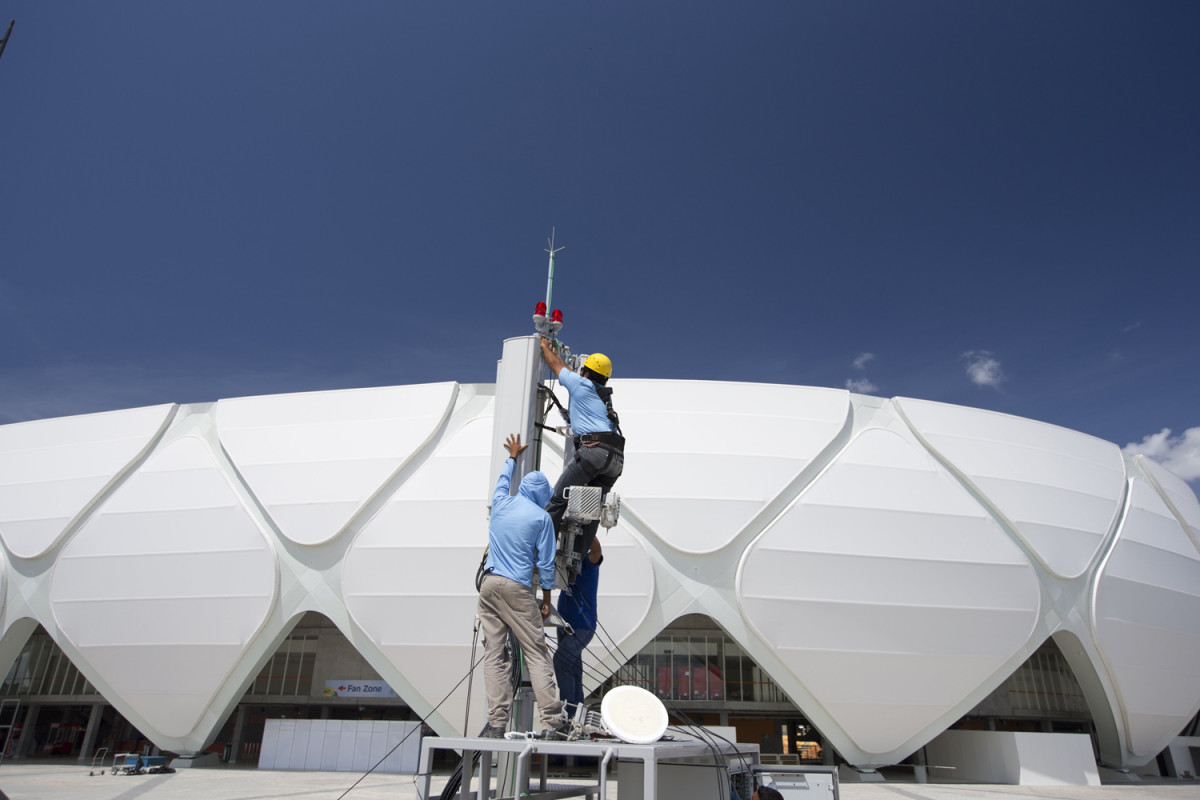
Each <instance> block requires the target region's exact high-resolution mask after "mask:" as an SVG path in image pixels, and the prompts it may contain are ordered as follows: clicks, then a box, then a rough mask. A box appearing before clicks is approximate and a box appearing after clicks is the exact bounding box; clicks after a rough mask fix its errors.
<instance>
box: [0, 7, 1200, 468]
mask: <svg viewBox="0 0 1200 800" xmlns="http://www.w3.org/2000/svg"><path fill="white" fill-rule="evenodd" d="M9 19H15V20H16V25H15V27H14V29H13V34H12V38H11V41H10V42H9V46H8V48H7V50H6V51H5V53H4V55H3V57H2V58H0V158H2V159H3V166H2V168H0V169H2V171H0V264H2V267H0V336H2V337H3V342H4V345H5V346H4V347H3V349H2V350H0V371H2V374H3V380H2V381H0V422H13V421H20V420H27V419H35V418H41V417H53V416H61V415H67V414H77V413H87V412H93V411H101V410H108V409H113V408H127V407H133V406H140V405H148V404H156V403H165V402H180V403H192V402H205V401H211V400H216V399H218V398H222V397H235V396H242V395H253V394H270V393H279V392H295V391H311V390H321V389H331V388H351V387H358V386H379V385H393V384H406V383H417V382H425V381H443V380H457V381H462V382H490V381H492V380H494V375H495V361H496V358H497V357H498V356H499V353H500V342H501V340H502V339H503V338H505V337H507V336H514V335H520V334H524V333H527V332H530V329H531V328H530V324H529V314H530V313H531V311H532V308H533V305H534V304H535V303H536V302H537V300H539V299H540V298H541V297H542V295H543V294H544V291H545V280H546V254H545V252H544V249H545V247H546V238H547V237H548V236H549V234H550V231H551V228H552V227H554V228H556V229H557V242H558V244H559V245H565V247H566V249H565V250H564V251H563V252H562V253H561V254H560V255H559V257H558V262H557V264H558V271H557V280H556V290H555V296H554V300H555V303H554V304H555V305H558V306H560V307H561V308H562V309H563V311H564V314H565V316H566V326H565V328H564V330H563V338H564V340H565V341H567V342H568V344H570V345H571V346H572V347H573V348H574V349H575V350H577V351H593V350H602V351H604V352H605V353H607V354H608V355H609V356H611V357H612V359H613V361H614V365H615V374H616V376H617V377H643V378H700V379H714V380H737V381H764V382H777V383H792V384H802V385H814V386H834V387H850V388H854V389H856V390H858V391H863V392H866V393H869V394H877V395H881V396H888V397H890V396H911V397H919V398H925V399H931V400H938V401H944V402H950V403H959V404H963V405H969V406H975V407H979V408H987V409H994V410H997V411H1003V412H1006V413H1011V414H1016V415H1019V416H1024V417H1030V418H1033V419H1038V420H1043V421H1046V422H1051V423H1054V424H1058V425H1063V426H1066V427H1069V428H1073V429H1076V430H1081V431H1084V432H1086V433H1090V434H1093V435H1096V436H1099V437H1101V438H1104V439H1107V440H1109V441H1113V442H1116V443H1118V444H1121V445H1125V444H1126V443H1130V442H1143V440H1144V439H1146V437H1154V436H1157V438H1152V439H1146V441H1145V443H1144V445H1143V446H1144V447H1145V448H1146V451H1147V452H1150V453H1152V454H1153V455H1155V456H1156V457H1158V458H1160V459H1161V460H1163V461H1164V462H1166V463H1168V465H1169V466H1172V468H1173V469H1175V470H1176V471H1177V472H1179V473H1180V474H1182V475H1184V477H1186V478H1189V479H1192V480H1193V481H1195V480H1196V479H1197V478H1200V403H1198V402H1197V398H1198V397H1200V337H1198V336H1197V332H1198V325H1197V315H1196V308H1197V296H1198V293H1197V289H1198V284H1200V278H1198V277H1197V261H1198V254H1200V224H1198V222H1197V221H1198V220H1200V147H1198V146H1197V142H1200V102H1198V101H1200V97H1198V89H1197V87H1198V86H1200V47H1197V46H1196V41H1197V34H1198V33H1200V4H1198V3H1195V2H1191V1H1190V0H1182V1H1180V2H1141V1H1137V2H1134V1H1132V0H1131V1H1130V2H1104V1H1103V0H1087V1H1086V2H1074V1H1063V2H1051V3H1047V2H1042V1H1041V0H1037V1H1036V2H1022V1H1021V0H1006V1H1005V2H970V3H964V2H958V1H957V0H946V1H945V2H890V1H889V2H754V3H737V4H735V3H712V2H691V3H654V2H650V3H647V2H604V3H584V2H526V3H496V2H469V1H467V0H464V1H463V2H441V3H435V2H419V3H418V2H407V1H404V2H393V1H391V0H389V1H388V2H383V1H382V0H380V1H379V2H357V1H355V2H344V3H316V2H305V1H304V0H288V2H283V1H282V0H279V1H272V0H256V2H206V3H188V2H170V3H164V2H160V1H158V0H127V1H126V2H121V3H115V4H109V3H95V2H83V1H82V0H74V1H70V0H67V1H65V2H54V3H47V2H44V0H0V22H2V23H3V24H4V25H7V22H8V20H9ZM1164 429H1169V430H1170V433H1169V434H1163V433H1162V431H1163V430H1164ZM1189 457H1190V459H1191V461H1190V462H1189V461H1188V458H1189ZM1193 485H1194V486H1195V485H1197V484H1196V483H1195V482H1194V483H1193Z"/></svg>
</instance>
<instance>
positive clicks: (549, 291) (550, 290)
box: [546, 228, 566, 314]
mask: <svg viewBox="0 0 1200 800" xmlns="http://www.w3.org/2000/svg"><path fill="white" fill-rule="evenodd" d="M549 244H550V247H549V248H548V249H547V250H546V252H547V253H549V254H550V272H549V274H548V275H547V276H546V313H547V314H549V313H550V310H551V308H552V306H551V305H550V300H551V298H552V297H553V296H554V254H555V253H557V252H559V251H560V250H565V249H566V248H565V247H559V248H558V249H555V247H554V228H551V229H550V241H549Z"/></svg>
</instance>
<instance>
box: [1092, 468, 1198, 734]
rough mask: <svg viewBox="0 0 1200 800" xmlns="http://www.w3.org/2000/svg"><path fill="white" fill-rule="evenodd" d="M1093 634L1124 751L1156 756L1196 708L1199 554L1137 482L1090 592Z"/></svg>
mask: <svg viewBox="0 0 1200 800" xmlns="http://www.w3.org/2000/svg"><path fill="white" fill-rule="evenodd" d="M1094 624H1095V636H1096V643H1097V645H1098V647H1099V648H1100V651H1101V652H1102V653H1103V654H1104V659H1105V661H1106V662H1107V664H1108V668H1109V672H1110V675H1111V677H1112V679H1113V683H1114V684H1115V685H1116V687H1117V692H1118V693H1119V694H1120V697H1121V704H1122V706H1123V712H1124V713H1123V716H1124V719H1125V727H1126V747H1127V748H1128V749H1129V751H1130V752H1131V753H1133V754H1134V755H1137V756H1148V755H1153V754H1155V753H1157V752H1159V750H1161V749H1162V748H1163V747H1165V746H1166V744H1167V742H1168V741H1169V740H1170V739H1171V738H1172V737H1174V736H1175V735H1176V734H1178V733H1179V731H1180V730H1182V729H1183V726H1184V724H1185V723H1186V722H1187V721H1188V719H1189V718H1190V717H1191V716H1192V715H1193V714H1194V713H1195V712H1196V707H1197V705H1200V682H1198V681H1197V679H1196V665H1197V664H1200V553H1198V552H1197V550H1196V546H1195V545H1194V544H1193V543H1192V540H1191V538H1190V537H1189V536H1188V535H1187V534H1186V533H1185V532H1184V530H1183V528H1181V527H1180V525H1179V522H1178V520H1176V519H1175V516H1174V515H1173V514H1171V512H1170V509H1168V508H1167V506H1166V504H1165V503H1164V502H1163V501H1162V498H1161V497H1159V495H1158V493H1157V492H1156V491H1154V489H1153V488H1152V487H1151V486H1150V485H1149V484H1148V483H1147V482H1146V481H1143V480H1141V479H1134V480H1133V481H1132V487H1131V490H1130V499H1129V510H1128V511H1127V513H1126V515H1125V520H1124V522H1123V523H1122V525H1121V530H1120V533H1119V534H1118V539H1117V543H1116V546H1115V547H1114V548H1113V551H1112V553H1111V555H1110V556H1109V558H1108V560H1107V561H1106V562H1105V564H1104V567H1103V570H1102V572H1101V574H1100V578H1099V580H1098V581H1097V584H1096V591H1095V623H1094Z"/></svg>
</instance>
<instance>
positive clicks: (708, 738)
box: [579, 597, 750, 800]
mask: <svg viewBox="0 0 1200 800" xmlns="http://www.w3.org/2000/svg"><path fill="white" fill-rule="evenodd" d="M579 599H581V600H582V601H583V602H584V603H585V604H587V605H588V609H589V610H590V611H591V612H592V616H593V617H594V618H595V620H596V631H597V632H601V631H603V633H604V636H606V637H608V640H609V641H610V642H612V646H613V648H616V651H617V652H616V654H617V655H618V656H619V657H620V661H621V663H622V664H628V663H629V662H630V658H629V657H628V656H626V655H625V653H624V652H623V651H622V650H621V647H620V645H618V644H617V642H616V640H615V639H614V638H613V637H612V635H611V634H610V633H609V632H608V629H607V628H605V627H604V625H603V623H601V622H600V614H599V612H597V611H596V609H595V608H594V607H592V606H591V604H590V603H588V602H587V598H585V597H581V598H579ZM600 644H601V645H603V646H604V648H605V649H606V650H608V652H609V655H613V650H612V648H610V647H609V646H608V645H607V644H605V642H604V639H603V638H602V639H601V640H600ZM619 669H620V667H618V670H619ZM601 687H603V682H602V683H601ZM660 699H661V700H662V702H663V705H664V706H665V707H666V708H667V710H668V711H671V712H674V714H675V716H676V717H678V718H680V719H682V720H683V721H684V723H685V724H686V725H687V726H688V727H690V728H694V729H695V733H694V734H693V735H695V736H697V737H698V738H699V740H700V741H702V742H704V743H705V744H706V745H707V746H708V748H709V751H710V752H711V753H712V756H713V761H714V762H716V764H717V765H718V773H717V796H718V798H719V800H726V796H725V791H724V787H723V786H722V785H721V777H720V773H721V771H725V772H726V773H727V772H728V767H725V766H721V765H722V763H723V760H722V759H721V754H720V751H719V748H718V746H717V744H716V742H715V741H713V737H716V738H722V739H724V737H717V734H714V733H713V732H712V731H709V730H705V729H704V728H703V727H702V726H700V725H697V724H696V723H695V722H694V721H693V720H692V719H691V718H690V717H689V716H688V715H687V714H686V713H684V712H683V710H682V709H680V708H679V707H678V706H676V705H675V704H674V703H670V702H668V701H669V698H660ZM725 741H726V743H728V744H731V745H732V744H733V743H732V742H729V740H728V739H725ZM733 752H734V755H735V756H737V758H738V759H739V760H740V761H741V762H742V764H743V765H744V766H745V767H746V768H747V770H749V766H750V765H749V761H748V760H747V759H746V756H745V755H744V754H743V753H741V752H739V751H738V749H737V747H736V746H735V747H734V748H733Z"/></svg>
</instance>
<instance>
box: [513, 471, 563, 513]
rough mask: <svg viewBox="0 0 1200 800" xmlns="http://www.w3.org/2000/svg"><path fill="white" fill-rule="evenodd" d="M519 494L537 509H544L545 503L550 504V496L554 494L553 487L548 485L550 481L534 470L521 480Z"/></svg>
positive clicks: (543, 474) (542, 473) (544, 475)
mask: <svg viewBox="0 0 1200 800" xmlns="http://www.w3.org/2000/svg"><path fill="white" fill-rule="evenodd" d="M519 493H520V495H521V497H524V498H525V499H526V500H528V501H530V502H531V503H533V504H534V505H536V506H537V507H538V508H545V507H546V503H548V502H550V496H551V495H553V494H554V487H553V486H551V485H550V479H549V478H547V477H546V474H545V473H544V472H538V471H537V470H534V471H533V472H531V473H529V474H528V475H526V476H525V477H524V478H522V479H521V489H520V492H519Z"/></svg>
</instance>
